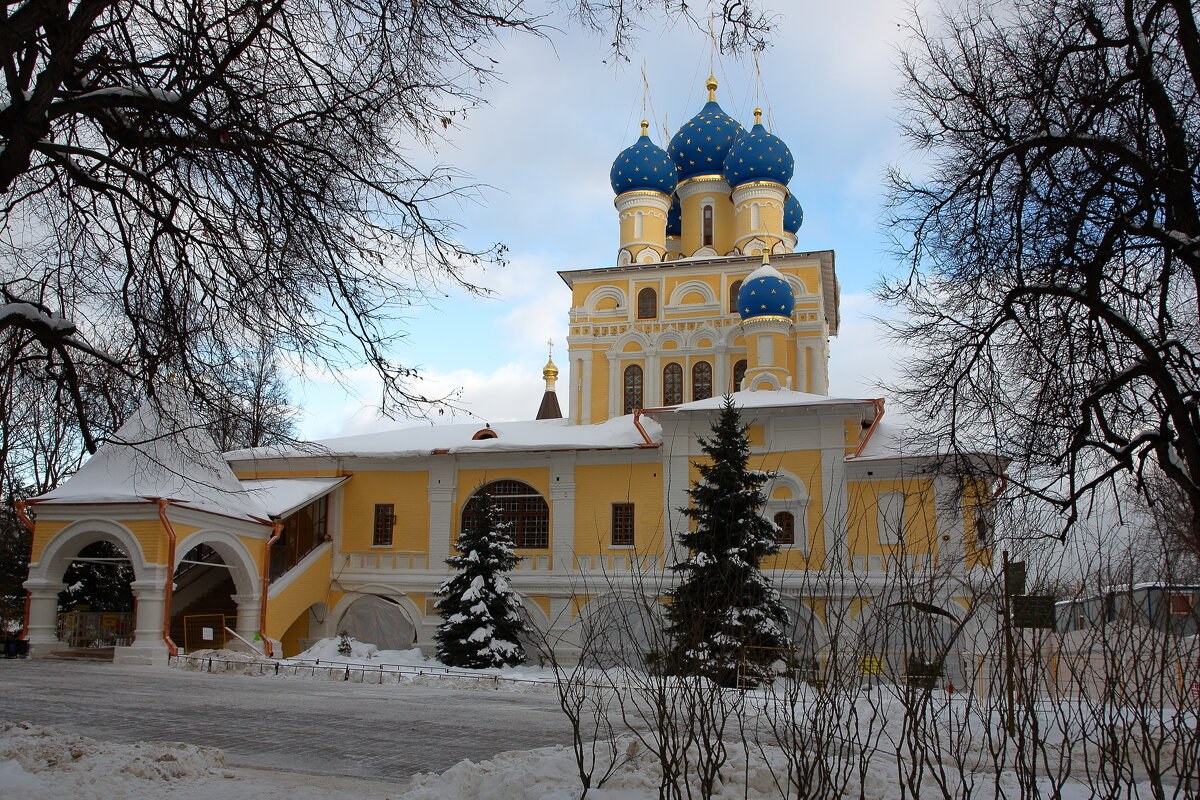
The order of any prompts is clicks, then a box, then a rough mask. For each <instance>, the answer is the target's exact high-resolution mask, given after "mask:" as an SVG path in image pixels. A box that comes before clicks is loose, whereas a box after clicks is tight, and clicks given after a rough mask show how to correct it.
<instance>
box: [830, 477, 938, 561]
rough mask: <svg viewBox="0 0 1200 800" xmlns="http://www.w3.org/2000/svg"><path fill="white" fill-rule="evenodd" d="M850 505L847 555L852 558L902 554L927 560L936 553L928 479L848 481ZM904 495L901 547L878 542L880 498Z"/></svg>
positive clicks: (931, 485)
mask: <svg viewBox="0 0 1200 800" xmlns="http://www.w3.org/2000/svg"><path fill="white" fill-rule="evenodd" d="M846 490H847V494H848V498H849V503H850V520H849V526H848V527H849V539H850V541H849V551H850V555H851V556H873V555H874V556H879V555H883V556H891V555H898V554H900V553H901V552H903V553H906V554H909V555H913V554H915V555H920V556H928V555H931V554H936V553H937V541H936V539H937V536H936V534H937V517H936V514H935V506H934V502H933V483H932V481H929V480H927V479H917V478H897V479H884V480H870V481H847V484H846ZM886 492H903V493H904V544H903V545H899V544H884V543H882V542H880V540H879V495H880V494H884V493H886Z"/></svg>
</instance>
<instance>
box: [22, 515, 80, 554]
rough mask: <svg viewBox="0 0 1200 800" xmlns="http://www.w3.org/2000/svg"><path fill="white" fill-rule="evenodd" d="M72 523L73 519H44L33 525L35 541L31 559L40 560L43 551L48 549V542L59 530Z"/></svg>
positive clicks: (30, 552)
mask: <svg viewBox="0 0 1200 800" xmlns="http://www.w3.org/2000/svg"><path fill="white" fill-rule="evenodd" d="M70 524H71V520H43V521H40V522H37V523H35V524H34V526H33V542H32V544H31V547H30V551H29V560H30V561H39V560H40V559H41V557H42V551H43V550H45V549H46V544H47V543H48V542H49V541H50V540H51V539H53V538H54V537H55V536H56V535H57V534H58V532H59V531H61V530H62V529H63V528H65V527H67V526H68V525H70Z"/></svg>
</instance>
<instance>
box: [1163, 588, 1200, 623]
mask: <svg viewBox="0 0 1200 800" xmlns="http://www.w3.org/2000/svg"><path fill="white" fill-rule="evenodd" d="M1167 597H1168V599H1169V602H1170V604H1171V616H1174V617H1186V616H1189V615H1190V614H1191V613H1192V608H1193V607H1194V606H1195V602H1194V601H1193V599H1192V595H1191V594H1188V593H1185V592H1175V593H1173V594H1169V595H1167Z"/></svg>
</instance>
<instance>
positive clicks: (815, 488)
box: [750, 450, 825, 570]
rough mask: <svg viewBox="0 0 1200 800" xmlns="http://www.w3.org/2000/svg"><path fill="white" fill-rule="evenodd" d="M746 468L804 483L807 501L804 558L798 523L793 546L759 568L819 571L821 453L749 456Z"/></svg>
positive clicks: (822, 527)
mask: <svg viewBox="0 0 1200 800" xmlns="http://www.w3.org/2000/svg"><path fill="white" fill-rule="evenodd" d="M750 468H751V469H761V470H765V471H775V470H786V471H787V472H790V473H791V474H792V475H795V476H796V477H797V478H799V479H800V480H801V481H803V482H804V489H805V491H806V492H807V493H808V497H809V501H808V508H807V509H806V510H805V520H804V521H805V526H804V527H805V530H806V531H807V536H808V547H809V552H808V556H805V555H804V552H803V550H802V549H801V547H802V542H801V541H800V540H799V536H800V530H799V529H800V525H799V523H800V520H797V525H796V528H797V531H796V536H797V541H796V545H795V546H794V547H787V548H784V549H782V550H780V551H779V553H778V554H777V555H774V556H768V557H767V558H766V559H765V560H764V561H763V568H764V569H781V570H803V569H821V567H822V565H823V564H824V562H825V506H824V501H823V499H822V498H824V496H825V488H824V483H823V480H822V473H821V451H819V450H791V451H782V452H780V451H776V452H771V453H763V454H762V455H751V457H750ZM777 499H782V498H777Z"/></svg>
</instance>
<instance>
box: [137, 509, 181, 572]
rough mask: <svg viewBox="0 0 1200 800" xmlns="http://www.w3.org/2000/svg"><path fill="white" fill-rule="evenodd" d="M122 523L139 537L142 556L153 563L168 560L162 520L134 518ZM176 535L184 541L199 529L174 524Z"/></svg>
mask: <svg viewBox="0 0 1200 800" xmlns="http://www.w3.org/2000/svg"><path fill="white" fill-rule="evenodd" d="M167 517H168V518H170V511H168V512H167ZM120 524H122V525H124V526H125V527H126V528H129V530H130V531H131V532H132V533H133V535H134V536H136V537H137V540H138V544H140V545H141V546H142V556H143V557H144V558H145V559H146V561H147V562H149V563H151V564H162V563H165V562H166V560H167V534H166V532H165V531H164V530H163V526H162V522H160V521H159V519H158V517H155V518H154V519H134V520H120ZM173 527H174V528H175V535H176V538H177V539H178V541H183V539H184V537H186V536H187V535H188V534H189V533H194V532H195V531H196V530H197V529H196V528H192V527H189V526H186V525H174V524H173Z"/></svg>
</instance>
